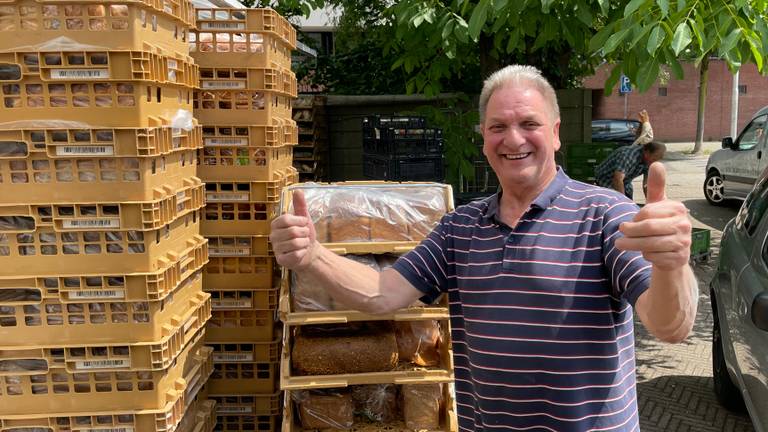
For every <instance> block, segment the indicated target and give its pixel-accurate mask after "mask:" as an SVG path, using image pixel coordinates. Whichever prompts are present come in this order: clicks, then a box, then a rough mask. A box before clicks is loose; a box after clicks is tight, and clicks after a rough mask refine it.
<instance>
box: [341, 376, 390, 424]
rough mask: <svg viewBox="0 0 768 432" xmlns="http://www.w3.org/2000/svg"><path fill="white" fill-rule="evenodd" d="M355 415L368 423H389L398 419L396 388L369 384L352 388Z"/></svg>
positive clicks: (388, 385)
mask: <svg viewBox="0 0 768 432" xmlns="http://www.w3.org/2000/svg"><path fill="white" fill-rule="evenodd" d="M352 400H353V401H354V403H355V414H357V415H359V416H361V417H364V418H365V419H366V420H368V421H372V422H381V423H391V422H394V421H396V420H398V419H399V410H398V404H397V386H396V385H394V384H369V385H357V386H352Z"/></svg>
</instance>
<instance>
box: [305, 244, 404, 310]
mask: <svg viewBox="0 0 768 432" xmlns="http://www.w3.org/2000/svg"><path fill="white" fill-rule="evenodd" d="M315 248H316V250H314V251H313V253H316V254H317V255H316V256H315V258H314V259H313V260H312V264H311V265H310V266H309V267H308V268H307V269H304V270H301V271H302V272H303V273H304V276H305V277H307V278H310V279H312V280H313V281H314V282H315V283H317V284H319V285H320V287H322V288H323V289H326V290H327V291H328V293H329V294H330V295H331V297H333V299H334V300H335V301H337V302H339V303H341V304H343V305H344V306H346V307H348V308H350V309H355V310H359V311H361V312H366V313H385V312H389V311H392V310H396V309H400V308H402V307H405V306H407V305H408V304H410V303H411V302H412V301H413V300H415V299H416V298H418V295H415V296H412V295H410V294H411V293H410V292H408V290H407V289H406V287H403V291H400V292H398V289H396V288H392V289H390V290H388V292H387V293H384V292H382V288H381V287H382V282H383V279H382V275H384V273H383V272H379V271H377V270H375V269H373V268H371V267H369V266H367V265H365V264H362V263H359V262H357V261H353V260H350V259H347V258H344V257H342V256H339V255H337V254H335V253H333V252H331V251H330V250H328V249H326V248H325V247H323V246H321V245H320V244H316V245H315ZM391 271H394V270H391ZM383 277H384V278H387V277H389V278H390V279H391V278H392V275H384V276H383ZM395 277H397V276H395ZM397 288H400V287H399V286H398V287H397ZM413 290H414V291H415V288H413ZM404 291H405V292H404ZM385 294H388V295H385ZM410 297H415V298H413V299H411V298H410Z"/></svg>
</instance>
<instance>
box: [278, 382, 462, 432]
mask: <svg viewBox="0 0 768 432" xmlns="http://www.w3.org/2000/svg"><path fill="white" fill-rule="evenodd" d="M442 391H443V402H442V406H441V407H440V426H439V427H438V428H437V429H420V430H419V432H457V431H458V430H459V426H458V418H457V417H456V401H455V400H454V398H453V394H452V393H451V391H450V388H449V387H448V385H446V384H443V385H442ZM292 394H293V392H292V391H286V392H285V403H284V411H283V416H282V417H283V424H282V429H281V431H282V432H303V431H305V430H306V431H314V430H315V429H304V428H303V427H302V425H301V419H300V417H299V414H298V413H297V409H296V406H295V405H296V403H295V402H293V401H292V400H291V397H292ZM399 414H400V417H401V418H400V419H399V420H398V421H395V422H391V423H386V424H382V423H375V422H371V421H369V420H366V419H363V418H359V417H357V418H356V420H357V421H355V423H353V424H352V427H351V428H350V429H349V430H350V431H353V432H380V431H387V432H413V430H414V429H412V428H407V427H406V426H405V422H404V421H403V419H402V413H399Z"/></svg>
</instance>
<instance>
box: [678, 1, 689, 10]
mask: <svg viewBox="0 0 768 432" xmlns="http://www.w3.org/2000/svg"><path fill="white" fill-rule="evenodd" d="M686 6H687V4H686V3H685V0H677V11H678V12H682V11H684V10H685V7H686Z"/></svg>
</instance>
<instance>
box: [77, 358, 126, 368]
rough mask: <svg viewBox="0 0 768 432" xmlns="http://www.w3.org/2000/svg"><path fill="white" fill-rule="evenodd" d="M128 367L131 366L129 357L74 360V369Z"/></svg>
mask: <svg viewBox="0 0 768 432" xmlns="http://www.w3.org/2000/svg"><path fill="white" fill-rule="evenodd" d="M129 367H131V361H130V360H129V359H122V360H89V361H78V362H75V369H77V370H90V369H114V368H129Z"/></svg>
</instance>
